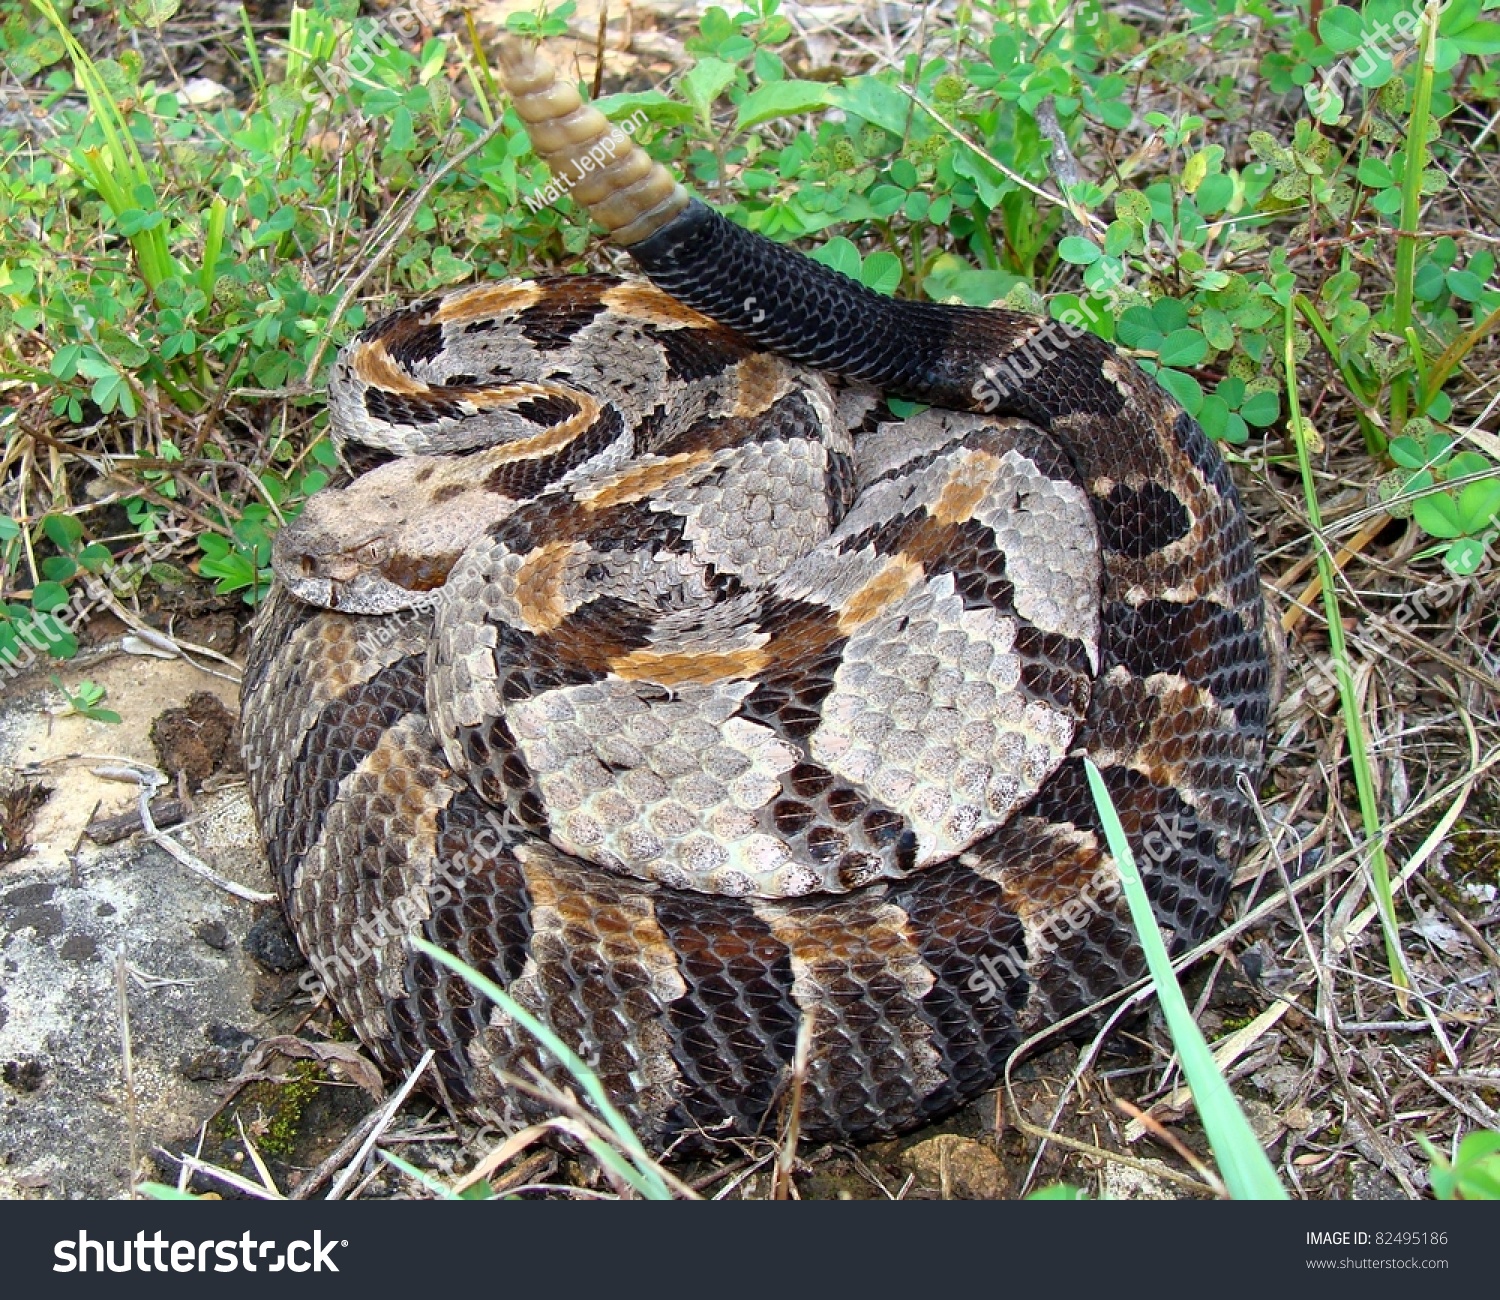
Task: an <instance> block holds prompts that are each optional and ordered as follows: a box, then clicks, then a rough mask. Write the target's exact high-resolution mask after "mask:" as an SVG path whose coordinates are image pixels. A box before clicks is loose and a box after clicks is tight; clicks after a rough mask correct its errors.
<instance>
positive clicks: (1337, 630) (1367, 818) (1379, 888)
mask: <svg viewBox="0 0 1500 1300" xmlns="http://www.w3.org/2000/svg"><path fill="white" fill-rule="evenodd" d="M1294 310H1295V306H1294V303H1293V300H1292V298H1291V297H1288V299H1287V301H1286V305H1285V307H1284V308H1283V312H1284V316H1283V323H1284V325H1285V343H1284V346H1285V349H1286V350H1285V352H1284V354H1283V356H1282V365H1283V368H1284V369H1285V371H1286V401H1287V422H1288V425H1289V428H1290V431H1291V435H1292V442H1293V443H1294V444H1295V446H1296V449H1297V465H1298V468H1299V470H1300V471H1301V475H1302V497H1303V504H1304V505H1305V506H1306V507H1307V522H1308V526H1309V528H1310V530H1311V532H1312V544H1313V556H1314V559H1315V560H1316V562H1317V568H1318V580H1319V582H1320V583H1321V584H1322V589H1323V613H1324V617H1325V620H1326V621H1327V623H1328V653H1329V656H1330V658H1331V659H1332V661H1333V674H1334V680H1335V681H1336V682H1337V683H1338V688H1339V707H1340V712H1341V713H1342V714H1343V717H1344V733H1345V735H1346V736H1347V737H1348V739H1349V762H1350V765H1351V766H1352V767H1353V768H1354V789H1355V793H1356V794H1357V795H1358V797H1359V816H1360V824H1361V826H1362V827H1363V829H1364V832H1365V838H1366V839H1367V840H1368V841H1369V844H1370V879H1371V887H1372V889H1373V891H1374V894H1375V903H1376V906H1377V908H1378V910H1379V912H1380V928H1381V932H1382V934H1383V935H1384V937H1385V957H1386V965H1387V966H1388V967H1389V969H1390V974H1391V982H1392V983H1393V984H1394V985H1395V986H1396V989H1397V992H1398V994H1399V995H1400V996H1401V997H1402V998H1403V999H1404V997H1405V995H1406V991H1407V990H1408V989H1410V988H1411V983H1410V981H1409V980H1408V979H1407V977H1406V960H1405V956H1404V954H1403V953H1402V951H1401V933H1400V930H1399V929H1398V927H1397V925H1396V901H1395V896H1394V894H1393V893H1392V890H1391V866H1390V862H1389V860H1388V859H1387V858H1386V855H1385V829H1384V827H1382V826H1381V824H1380V809H1379V807H1378V805H1377V802H1376V799H1375V776H1374V773H1373V772H1372V771H1371V769H1370V754H1369V749H1368V747H1367V746H1366V744H1365V728H1364V721H1363V719H1362V718H1361V717H1360V716H1359V697H1358V694H1357V692H1356V691H1355V689H1354V674H1353V673H1352V672H1350V670H1349V651H1348V648H1347V646H1346V644H1345V642H1344V619H1343V614H1342V613H1341V611H1340V610H1339V598H1338V590H1337V588H1336V587H1335V586H1334V569H1333V557H1332V556H1331V555H1330V554H1329V551H1328V545H1327V543H1326V542H1325V541H1324V540H1323V512H1322V510H1321V509H1320V508H1319V506H1318V487H1317V482H1316V480H1315V479H1314V478H1313V470H1312V453H1311V452H1310V451H1309V450H1308V446H1307V429H1306V427H1305V426H1304V424H1303V422H1302V403H1301V401H1300V400H1299V398H1298V395H1297V359H1296V356H1295V354H1294V352H1293V339H1294V332H1295V331H1294V323H1295V318H1294V316H1293V312H1294Z"/></svg>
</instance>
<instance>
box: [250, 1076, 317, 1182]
mask: <svg viewBox="0 0 1500 1300" xmlns="http://www.w3.org/2000/svg"><path fill="white" fill-rule="evenodd" d="M287 1074H288V1078H287V1081H286V1082H285V1083H283V1084H279V1085H275V1086H274V1096H275V1100H274V1102H272V1103H271V1104H270V1105H269V1106H268V1107H267V1112H266V1119H265V1124H264V1128H263V1130H262V1132H261V1135H260V1139H259V1141H258V1142H257V1145H258V1146H259V1147H260V1150H261V1152H262V1153H263V1154H264V1155H268V1156H275V1157H276V1158H277V1159H278V1160H285V1159H288V1158H289V1157H290V1156H291V1154H292V1152H293V1151H294V1150H295V1149H296V1146H297V1138H298V1136H299V1135H300V1133H301V1131H302V1116H303V1112H304V1111H305V1110H306V1109H307V1105H308V1103H309V1102H310V1101H312V1099H313V1098H314V1097H316V1096H317V1095H318V1085H319V1083H320V1082H321V1081H322V1080H323V1079H324V1077H325V1076H324V1073H323V1069H322V1067H321V1066H319V1065H317V1064H316V1063H315V1062H313V1061H298V1062H297V1063H296V1064H295V1065H293V1066H292V1067H291V1069H290V1070H288V1071H287Z"/></svg>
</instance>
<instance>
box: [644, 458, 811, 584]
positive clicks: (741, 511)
mask: <svg viewBox="0 0 1500 1300" xmlns="http://www.w3.org/2000/svg"><path fill="white" fill-rule="evenodd" d="M723 468H724V470H725V471H726V472H725V473H724V474H722V475H716V476H715V477H713V478H712V479H709V480H707V481H702V482H699V483H697V484H694V485H693V486H691V487H685V488H680V489H674V490H673V492H672V494H671V496H670V498H669V499H668V500H667V501H666V502H664V503H663V504H662V508H663V509H668V508H670V509H671V510H673V512H674V513H677V514H680V515H681V516H682V518H683V536H684V537H685V538H686V539H687V540H688V541H689V542H690V543H692V545H693V549H694V551H695V552H696V553H697V554H698V555H700V556H701V557H702V558H703V559H704V560H705V561H706V562H707V563H709V564H711V565H713V566H714V568H716V569H718V570H719V571H720V572H722V573H729V574H733V575H734V576H735V577H736V578H738V579H740V581H741V582H743V583H744V584H745V585H746V586H748V587H763V586H765V585H767V584H768V583H770V582H771V581H772V580H773V579H775V578H776V577H777V576H778V575H779V574H781V573H782V572H783V571H784V570H785V569H786V568H787V566H788V565H790V564H791V563H792V562H793V561H795V560H796V559H798V558H799V557H800V556H802V555H805V554H806V553H807V552H808V551H809V550H811V549H812V547H813V546H815V545H816V544H817V543H818V542H820V541H821V540H822V539H823V538H825V537H827V536H828V531H829V529H830V527H832V525H833V522H834V521H833V520H832V519H831V518H830V517H829V506H828V494H827V492H826V491H825V489H824V482H825V479H826V475H827V472H828V453H827V451H826V449H825V448H824V447H823V446H822V445H821V444H819V443H817V442H813V441H810V440H805V439H797V440H793V441H788V442H770V443H751V444H749V445H747V446H743V447H739V448H736V449H735V451H734V453H733V454H732V455H730V456H726V457H725V458H724V460H723Z"/></svg>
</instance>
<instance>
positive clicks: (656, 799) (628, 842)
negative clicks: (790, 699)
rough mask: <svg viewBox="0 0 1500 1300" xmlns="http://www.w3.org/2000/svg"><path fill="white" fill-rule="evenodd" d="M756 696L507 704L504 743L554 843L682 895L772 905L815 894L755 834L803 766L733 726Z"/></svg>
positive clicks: (602, 687)
mask: <svg viewBox="0 0 1500 1300" xmlns="http://www.w3.org/2000/svg"><path fill="white" fill-rule="evenodd" d="M753 689H754V684H753V683H750V682H720V683H715V684H713V685H689V686H683V687H679V688H677V690H676V691H675V692H674V693H673V697H672V698H670V699H666V700H662V699H659V698H653V699H650V700H648V699H645V698H642V696H643V694H645V692H643V690H642V688H641V686H640V684H638V683H635V682H623V681H617V680H606V681H602V682H592V683H588V684H585V685H580V686H570V687H563V688H560V689H558V690H552V691H546V692H543V693H542V694H541V695H538V696H535V697H534V698H532V699H529V700H523V701H521V702H519V703H517V704H513V705H511V706H510V708H509V710H508V713H507V720H508V722H509V724H510V729H511V734H512V735H514V736H515V738H516V742H517V744H518V746H519V748H520V751H521V756H522V757H523V758H524V759H525V761H526V765H527V767H528V768H529V769H530V770H531V772H532V774H533V777H534V778H535V780H536V784H537V786H538V788H539V789H540V791H541V795H542V799H543V802H544V804H545V805H546V809H547V814H548V818H549V821H550V823H551V828H552V830H551V838H552V842H553V843H554V844H556V845H557V847H558V848H560V849H562V850H563V851H564V852H566V853H572V854H575V855H577V856H579V857H582V858H586V859H588V860H589V861H592V862H596V863H598V864H599V865H601V866H604V867H608V868H610V869H612V870H615V871H620V872H623V873H625V874H627V875H631V876H635V877H638V878H640V879H643V880H655V881H659V882H660V883H662V884H666V885H670V886H672V887H674V888H679V889H684V888H693V889H698V890H700V891H702V892H706V893H719V894H733V895H745V894H759V895H766V896H772V897H775V896H779V895H784V894H786V893H788V892H791V891H793V890H796V892H805V889H806V888H810V887H812V886H811V882H809V881H807V880H806V879H805V877H806V876H807V875H808V874H809V873H808V872H806V871H805V870H799V869H798V868H797V866H796V864H794V863H793V862H792V861H791V852H790V850H789V849H788V848H787V846H786V844H785V843H784V842H783V841H782V840H781V839H780V838H779V837H778V836H776V835H774V834H771V833H768V832H767V831H766V830H765V829H763V827H762V822H763V820H764V818H763V816H762V814H763V812H764V810H765V809H766V807H767V806H768V805H769V803H770V801H771V800H772V799H773V798H775V797H776V795H777V794H778V793H779V792H780V790H781V780H780V778H781V776H782V775H783V774H784V773H786V772H788V771H790V770H791V768H792V767H793V766H795V764H796V763H797V762H798V761H799V759H800V758H801V755H800V754H799V753H798V752H797V750H796V749H795V748H794V747H793V746H792V745H790V744H788V743H787V742H786V741H784V740H782V739H781V738H780V737H779V736H777V735H776V734H775V732H773V731H772V730H771V729H770V728H768V727H765V726H762V725H761V724H759V723H754V722H750V721H748V720H747V719H745V718H737V717H734V716H732V715H733V714H734V712H735V710H736V709H738V708H739V706H740V703H741V702H742V701H743V700H744V699H745V697H746V696H747V695H749V694H750V692H751V691H752V690H753ZM651 693H652V694H653V695H659V694H660V692H659V691H653V692H651ZM799 885H800V886H802V888H800V889H799V888H798V886H799Z"/></svg>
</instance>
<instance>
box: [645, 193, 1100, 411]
mask: <svg viewBox="0 0 1500 1300" xmlns="http://www.w3.org/2000/svg"><path fill="white" fill-rule="evenodd" d="M629 252H630V255H631V256H632V257H633V258H635V260H636V262H637V263H638V264H639V265H640V267H641V269H642V270H643V271H645V272H646V274H647V275H648V276H650V277H651V280H652V282H653V283H654V284H655V285H656V286H657V287H658V288H660V289H663V290H665V291H666V292H667V293H669V294H671V295H672V296H673V297H674V298H676V299H677V300H678V301H679V302H684V303H686V304H687V305H688V306H690V307H692V308H693V309H694V310H696V311H700V312H702V313H703V314H704V315H705V316H708V317H711V318H712V319H714V320H716V321H718V322H719V323H720V324H723V325H728V326H729V327H730V328H731V329H734V330H737V331H739V332H740V333H741V334H743V335H744V336H745V337H746V338H748V339H751V340H753V341H754V342H756V343H758V344H760V345H761V346H762V347H765V348H768V349H769V350H771V351H772V352H776V353H778V354H779V355H781V356H784V357H788V358H790V359H791V360H793V361H798V362H801V363H802V364H803V365H807V366H812V367H815V368H816V369H819V370H826V371H829V372H831V373H833V374H837V375H842V376H845V377H846V378H849V379H858V380H863V381H866V382H868V383H872V384H876V385H878V386H879V387H880V388H881V389H883V390H884V391H886V392H887V393H890V394H892V395H893V396H900V397H906V398H910V399H912V400H915V401H920V402H927V403H930V404H931V405H934V406H942V407H946V408H948V409H950V410H969V411H988V412H992V413H994V414H998V415H1015V416H1020V417H1021V418H1023V419H1027V420H1032V421H1034V422H1035V423H1037V424H1040V425H1042V426H1043V427H1044V428H1050V427H1051V425H1052V423H1053V421H1054V420H1055V419H1056V418H1058V417H1059V416H1067V415H1073V414H1082V413H1091V414H1092V413H1098V414H1109V415H1115V414H1117V413H1118V412H1119V411H1120V409H1121V407H1122V405H1123V403H1122V399H1121V395H1120V393H1119V392H1118V390H1116V389H1115V388H1114V387H1113V386H1111V385H1104V384H1101V385H1099V386H1098V387H1097V389H1096V390H1093V391H1090V390H1081V389H1080V387H1079V386H1078V384H1077V382H1076V378H1075V379H1074V380H1072V381H1071V382H1069V383H1068V384H1067V385H1065V386H1064V385H1061V384H1056V383H1054V382H1053V381H1052V380H1051V379H1050V378H1049V376H1048V370H1049V367H1048V366H1046V365H1045V364H1041V365H1038V366H1037V367H1036V373H1035V374H1025V373H1024V372H1022V373H1014V372H1013V373H1012V374H1011V375H1009V376H1007V375H1006V374H1005V373H1003V372H997V373H998V375H999V380H998V382H993V383H991V382H988V379H987V376H986V374H985V366H986V364H987V363H992V362H994V361H995V360H996V359H997V358H998V357H999V356H1001V355H1003V354H1004V353H1006V352H1008V351H1011V350H1012V347H1007V346H1006V345H1005V344H1004V343H1003V338H1004V336H1005V335H1007V334H1009V335H1013V336H1024V335H1030V334H1033V333H1034V332H1035V331H1036V329H1037V326H1038V322H1037V320H1036V318H1035V317H1032V316H1026V315H1023V314H1021V313H1019V312H1008V311H1001V310H997V309H990V308H980V307H959V306H953V305H951V304H947V303H929V302H911V301H904V300H901V299H895V298H885V297H882V296H881V295H880V294H877V293H874V292H872V291H871V290H869V289H867V288H866V287H865V286H864V285H862V284H860V283H858V281H855V280H851V279H850V278H849V277H848V276H846V275H843V274H842V273H840V272H838V271H835V270H833V269H832V268H831V267H827V266H823V265H822V264H821V263H818V262H814V261H812V260H811V259H809V258H808V257H806V256H805V255H804V254H802V253H800V252H798V251H797V250H796V249H793V248H789V247H786V246H784V245H781V244H777V243H775V242H774V241H772V240H769V239H767V238H766V237H765V236H764V235H758V234H756V233H754V232H753V231H749V230H745V229H743V228H742V227H740V226H737V225H735V224H734V223H733V222H732V221H730V220H728V218H726V217H724V216H722V215H721V214H720V213H718V212H715V211H714V210H713V209H712V208H710V207H708V206H707V205H706V204H704V203H703V202H701V201H700V200H698V199H693V200H692V201H691V202H690V203H689V204H688V205H687V207H686V208H685V209H684V210H683V211H682V213H681V214H679V215H678V216H677V217H675V218H674V219H673V220H672V221H671V222H669V223H668V224H667V225H666V226H664V227H663V228H662V229H661V230H659V231H657V232H656V233H655V234H654V235H651V236H649V237H648V238H646V239H644V240H642V241H641V242H639V243H637V244H634V245H632V246H631V247H630V249H629ZM1044 328H1046V329H1048V330H1050V331H1055V333H1056V343H1055V345H1054V346H1053V352H1054V353H1055V352H1057V351H1060V350H1061V349H1062V348H1063V347H1064V346H1066V347H1067V349H1068V351H1070V352H1071V353H1073V355H1075V356H1077V355H1079V354H1080V353H1087V354H1089V355H1090V356H1097V357H1099V358H1101V359H1102V358H1104V357H1107V356H1110V355H1112V349H1111V348H1110V347H1109V345H1108V344H1106V343H1104V342H1103V341H1102V340H1100V339H1096V338H1094V337H1093V336H1092V335H1087V334H1081V333H1080V331H1078V330H1076V329H1072V328H1070V327H1068V326H1064V325H1060V324H1056V323H1054V324H1052V325H1051V326H1045V327H1044ZM1042 360H1043V361H1045V360H1046V358H1042ZM991 369H992V371H993V369H994V368H993V366H992V367H991ZM1007 379H1010V380H1024V387H1020V386H1019V385H1018V384H1016V383H1015V382H1006V381H1007ZM990 393H993V394H994V396H993V397H990V398H989V400H988V401H987V400H986V398H987V395H988V394H990Z"/></svg>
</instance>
